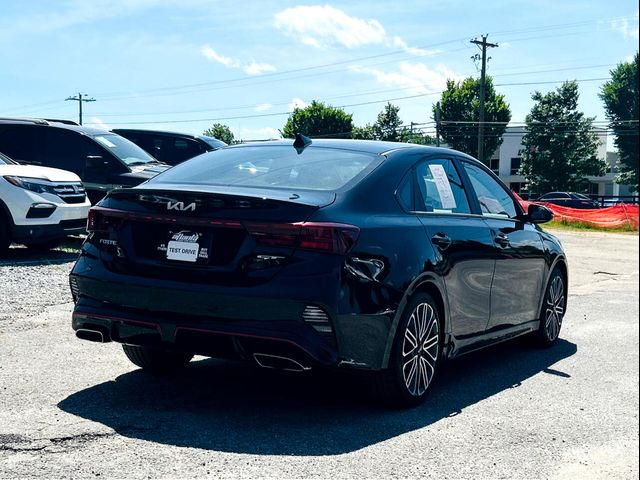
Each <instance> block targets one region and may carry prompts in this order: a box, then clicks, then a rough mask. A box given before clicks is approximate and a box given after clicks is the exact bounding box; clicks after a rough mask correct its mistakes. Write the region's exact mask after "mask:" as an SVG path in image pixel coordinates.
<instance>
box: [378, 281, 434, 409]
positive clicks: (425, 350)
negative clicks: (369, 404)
mask: <svg viewBox="0 0 640 480" xmlns="http://www.w3.org/2000/svg"><path fill="white" fill-rule="evenodd" d="M442 330H443V329H442V321H441V319H440V314H439V313H438V307H437V304H436V302H435V301H434V300H433V298H432V297H431V296H430V295H428V294H426V293H418V294H416V295H414V296H413V297H412V298H411V300H410V301H409V303H408V304H407V306H406V308H405V310H404V312H403V314H402V318H401V319H400V323H399V325H398V329H397V331H396V335H395V338H394V341H393V347H392V349H391V357H390V359H389V366H388V368H386V369H384V370H381V371H379V372H375V373H374V374H373V375H372V378H371V387H372V390H373V392H372V393H373V394H374V395H375V396H376V397H377V398H379V399H381V400H382V401H383V402H384V403H386V404H388V405H391V406H394V407H414V406H417V405H420V404H421V403H422V402H424V400H425V398H426V397H427V394H428V393H429V391H430V387H431V385H432V383H433V380H434V379H435V377H436V374H437V372H438V369H439V367H440V364H441V362H442V350H443V348H442V346H443V338H444V336H443V331H442Z"/></svg>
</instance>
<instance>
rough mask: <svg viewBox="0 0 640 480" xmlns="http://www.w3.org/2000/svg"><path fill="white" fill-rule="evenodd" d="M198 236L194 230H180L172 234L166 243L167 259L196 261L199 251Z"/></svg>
mask: <svg viewBox="0 0 640 480" xmlns="http://www.w3.org/2000/svg"><path fill="white" fill-rule="evenodd" d="M199 238H200V234H198V233H194V232H187V231H181V232H177V233H175V234H173V235H172V238H171V240H170V241H169V243H167V260H178V261H180V262H196V261H197V260H198V253H200V245H199V244H198V239H199Z"/></svg>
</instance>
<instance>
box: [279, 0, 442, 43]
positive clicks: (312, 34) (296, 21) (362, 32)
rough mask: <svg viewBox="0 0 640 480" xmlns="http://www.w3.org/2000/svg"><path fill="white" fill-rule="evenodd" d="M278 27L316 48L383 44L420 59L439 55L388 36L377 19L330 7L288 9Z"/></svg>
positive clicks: (281, 15)
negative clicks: (353, 14) (357, 15)
mask: <svg viewBox="0 0 640 480" xmlns="http://www.w3.org/2000/svg"><path fill="white" fill-rule="evenodd" d="M275 26H276V28H278V29H279V30H281V31H282V32H284V33H285V34H286V35H289V36H291V37H294V38H297V39H298V40H299V41H300V42H302V43H303V44H305V45H309V46H311V47H316V48H327V47H329V46H333V45H342V46H344V47H347V48H356V47H361V46H364V45H384V46H386V47H394V48H400V49H402V50H404V51H405V52H407V53H409V54H411V55H417V56H425V55H434V54H436V53H439V50H425V49H423V48H416V47H410V46H409V45H407V42H405V41H404V40H403V39H402V38H400V37H398V36H393V37H390V36H389V35H387V32H386V31H385V29H384V27H383V26H382V24H381V23H380V22H379V21H378V20H374V19H363V18H358V17H352V16H349V15H347V14H346V13H345V12H344V11H342V10H339V9H337V8H335V7H332V6H331V5H308V6H298V7H293V8H287V9H286V10H283V11H281V12H279V13H277V14H276V15H275Z"/></svg>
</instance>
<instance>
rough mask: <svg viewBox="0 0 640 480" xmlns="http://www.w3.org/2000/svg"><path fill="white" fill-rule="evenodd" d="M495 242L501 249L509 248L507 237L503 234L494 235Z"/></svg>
mask: <svg viewBox="0 0 640 480" xmlns="http://www.w3.org/2000/svg"><path fill="white" fill-rule="evenodd" d="M495 242H496V243H497V244H498V245H500V246H501V247H508V246H509V237H507V236H506V235H505V234H504V233H502V232H501V233H498V234H497V235H496V239H495Z"/></svg>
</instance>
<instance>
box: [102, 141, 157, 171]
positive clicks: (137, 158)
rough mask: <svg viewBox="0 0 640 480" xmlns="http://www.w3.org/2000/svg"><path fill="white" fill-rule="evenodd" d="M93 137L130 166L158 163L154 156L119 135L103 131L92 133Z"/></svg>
mask: <svg viewBox="0 0 640 480" xmlns="http://www.w3.org/2000/svg"><path fill="white" fill-rule="evenodd" d="M93 139H94V140H95V141H96V142H98V143H99V144H100V145H102V146H103V147H104V148H106V149H107V150H109V151H110V152H111V153H112V154H114V155H115V156H116V157H118V158H119V159H120V160H122V161H123V162H124V163H126V164H127V165H128V166H130V167H132V166H134V165H145V164H147V163H158V161H157V160H156V159H155V158H153V157H152V156H151V155H149V154H148V153H147V152H145V151H144V150H143V149H141V148H140V147H139V146H137V145H136V144H135V143H133V142H131V141H129V140H127V139H126V138H124V137H121V136H120V135H116V134H113V133H105V134H103V135H94V136H93Z"/></svg>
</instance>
